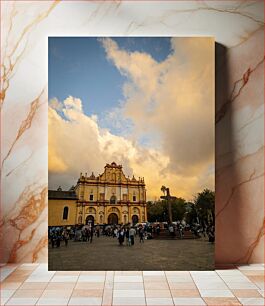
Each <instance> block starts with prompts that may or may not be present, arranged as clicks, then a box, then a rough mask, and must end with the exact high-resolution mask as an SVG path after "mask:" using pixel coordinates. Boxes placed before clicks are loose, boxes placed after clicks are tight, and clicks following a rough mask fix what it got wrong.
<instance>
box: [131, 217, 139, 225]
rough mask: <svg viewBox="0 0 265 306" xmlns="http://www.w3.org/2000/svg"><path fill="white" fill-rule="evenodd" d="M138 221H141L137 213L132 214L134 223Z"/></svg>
mask: <svg viewBox="0 0 265 306" xmlns="http://www.w3.org/2000/svg"><path fill="white" fill-rule="evenodd" d="M138 222H139V217H138V216H137V215H133V216H132V224H133V225H134V224H136V223H138Z"/></svg>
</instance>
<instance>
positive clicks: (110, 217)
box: [48, 162, 147, 226]
mask: <svg viewBox="0 0 265 306" xmlns="http://www.w3.org/2000/svg"><path fill="white" fill-rule="evenodd" d="M48 214H49V217H48V224H49V226H62V225H63V226H66V225H75V224H88V223H92V224H127V223H131V224H136V223H139V222H146V221H147V211H146V188H145V182H144V178H140V177H139V178H138V180H137V179H136V178H135V177H134V176H133V177H132V178H129V177H126V176H125V175H124V173H123V170H122V166H121V165H117V164H116V163H115V162H113V163H111V164H106V166H105V168H104V172H103V173H102V174H100V175H99V176H95V175H94V174H93V173H92V174H91V175H90V176H88V175H87V174H85V175H83V174H82V173H81V174H80V177H79V179H78V181H77V184H76V185H75V186H73V187H72V188H71V189H70V190H68V191H63V190H62V189H61V188H58V190H49V194H48Z"/></svg>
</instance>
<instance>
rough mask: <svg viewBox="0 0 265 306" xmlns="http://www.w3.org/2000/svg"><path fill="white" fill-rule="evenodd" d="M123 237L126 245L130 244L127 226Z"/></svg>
mask: <svg viewBox="0 0 265 306" xmlns="http://www.w3.org/2000/svg"><path fill="white" fill-rule="evenodd" d="M125 237H126V245H128V246H130V245H131V241H130V231H129V228H128V227H127V228H126V230H125Z"/></svg>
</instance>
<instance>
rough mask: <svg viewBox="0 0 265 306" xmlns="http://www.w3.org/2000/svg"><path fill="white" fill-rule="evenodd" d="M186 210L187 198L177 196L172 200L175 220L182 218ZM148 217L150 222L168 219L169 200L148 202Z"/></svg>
mask: <svg viewBox="0 0 265 306" xmlns="http://www.w3.org/2000/svg"><path fill="white" fill-rule="evenodd" d="M185 212H186V208H185V200H184V199H182V198H177V199H176V200H174V201H172V218H173V221H177V220H182V219H183V217H184V214H185ZM147 218H148V221H150V222H156V221H157V222H165V221H168V219H169V217H168V203H167V201H157V202H147Z"/></svg>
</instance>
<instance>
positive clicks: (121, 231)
mask: <svg viewBox="0 0 265 306" xmlns="http://www.w3.org/2000/svg"><path fill="white" fill-rule="evenodd" d="M124 235H125V232H124V229H123V228H121V229H120V230H119V231H118V240H119V244H120V245H123V242H124Z"/></svg>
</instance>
